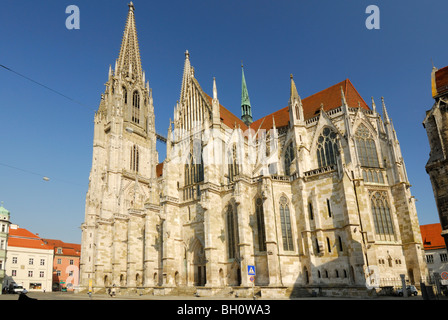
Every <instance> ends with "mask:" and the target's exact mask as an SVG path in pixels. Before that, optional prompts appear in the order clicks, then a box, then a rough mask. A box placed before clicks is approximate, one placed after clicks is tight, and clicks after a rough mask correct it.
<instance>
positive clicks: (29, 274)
mask: <svg viewBox="0 0 448 320" xmlns="http://www.w3.org/2000/svg"><path fill="white" fill-rule="evenodd" d="M28 277H29V278H32V277H33V271H32V270H30V271H28Z"/></svg>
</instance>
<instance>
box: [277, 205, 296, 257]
mask: <svg viewBox="0 0 448 320" xmlns="http://www.w3.org/2000/svg"><path fill="white" fill-rule="evenodd" d="M280 224H281V228H282V239H283V250H287V251H293V250H294V244H293V240H292V230H291V216H290V213H289V206H288V200H287V199H286V197H285V196H282V197H281V198H280Z"/></svg>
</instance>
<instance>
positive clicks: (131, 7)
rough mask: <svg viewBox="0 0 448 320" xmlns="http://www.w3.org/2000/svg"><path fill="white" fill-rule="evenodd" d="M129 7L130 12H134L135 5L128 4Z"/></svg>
mask: <svg viewBox="0 0 448 320" xmlns="http://www.w3.org/2000/svg"><path fill="white" fill-rule="evenodd" d="M128 6H129V10H130V11H134V4H133V3H132V1H131V2H130V3H129V4H128Z"/></svg>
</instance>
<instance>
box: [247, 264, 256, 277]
mask: <svg viewBox="0 0 448 320" xmlns="http://www.w3.org/2000/svg"><path fill="white" fill-rule="evenodd" d="M247 274H248V275H250V276H255V266H247Z"/></svg>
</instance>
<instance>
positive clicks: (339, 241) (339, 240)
mask: <svg viewBox="0 0 448 320" xmlns="http://www.w3.org/2000/svg"><path fill="white" fill-rule="evenodd" d="M338 243H339V251H340V252H342V251H344V247H343V246H342V239H341V237H340V236H338Z"/></svg>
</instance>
